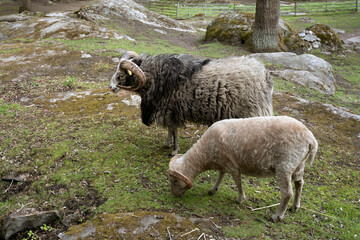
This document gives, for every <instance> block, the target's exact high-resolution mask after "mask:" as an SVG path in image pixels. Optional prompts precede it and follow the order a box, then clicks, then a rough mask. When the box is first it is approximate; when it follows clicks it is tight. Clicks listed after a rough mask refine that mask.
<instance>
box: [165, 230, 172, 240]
mask: <svg viewBox="0 0 360 240" xmlns="http://www.w3.org/2000/svg"><path fill="white" fill-rule="evenodd" d="M166 230H167V232H168V234H169V239H170V240H171V239H172V238H171V232H170V227H167V228H166Z"/></svg>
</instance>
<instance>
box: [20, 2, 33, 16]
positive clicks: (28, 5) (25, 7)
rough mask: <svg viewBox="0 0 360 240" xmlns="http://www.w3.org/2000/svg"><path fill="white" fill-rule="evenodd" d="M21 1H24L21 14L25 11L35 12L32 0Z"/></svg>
mask: <svg viewBox="0 0 360 240" xmlns="http://www.w3.org/2000/svg"><path fill="white" fill-rule="evenodd" d="M21 1H22V6H20V9H19V13H22V12H23V11H29V12H32V11H33V9H32V4H31V0H21Z"/></svg>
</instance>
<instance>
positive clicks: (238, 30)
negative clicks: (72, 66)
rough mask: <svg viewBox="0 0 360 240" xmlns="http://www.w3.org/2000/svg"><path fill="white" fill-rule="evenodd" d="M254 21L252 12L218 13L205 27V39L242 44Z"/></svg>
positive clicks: (247, 36)
mask: <svg viewBox="0 0 360 240" xmlns="http://www.w3.org/2000/svg"><path fill="white" fill-rule="evenodd" d="M254 21H255V14H253V13H238V12H228V13H224V14H221V15H219V16H218V17H217V18H215V19H214V20H213V21H212V22H211V24H210V25H209V26H208V27H207V28H206V35H205V40H206V41H214V40H217V41H220V42H226V43H230V44H244V43H245V42H246V41H247V40H248V39H249V36H250V35H249V32H251V30H252V27H253V25H254Z"/></svg>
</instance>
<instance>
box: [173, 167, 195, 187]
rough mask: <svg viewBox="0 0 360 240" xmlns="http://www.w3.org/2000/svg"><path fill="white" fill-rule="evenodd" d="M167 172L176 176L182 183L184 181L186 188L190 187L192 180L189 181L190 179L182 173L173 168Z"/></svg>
mask: <svg viewBox="0 0 360 240" xmlns="http://www.w3.org/2000/svg"><path fill="white" fill-rule="evenodd" d="M168 173H169V175H170V176H172V177H175V178H178V179H179V180H181V181H183V182H184V183H186V188H187V189H190V188H191V187H192V182H191V181H190V179H188V178H187V177H186V176H185V175H184V174H182V173H180V172H178V171H175V170H170V169H169V170H168Z"/></svg>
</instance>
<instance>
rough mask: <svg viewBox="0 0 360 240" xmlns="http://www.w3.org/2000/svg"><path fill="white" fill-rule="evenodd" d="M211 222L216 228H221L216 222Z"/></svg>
mask: <svg viewBox="0 0 360 240" xmlns="http://www.w3.org/2000/svg"><path fill="white" fill-rule="evenodd" d="M211 222H212V224H214V226H215V227H216V228H217V229H221V227H220V226H219V225H217V224H216V223H214V222H213V221H211Z"/></svg>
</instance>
